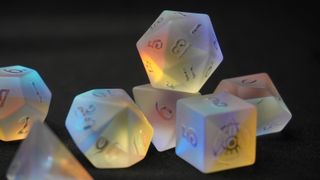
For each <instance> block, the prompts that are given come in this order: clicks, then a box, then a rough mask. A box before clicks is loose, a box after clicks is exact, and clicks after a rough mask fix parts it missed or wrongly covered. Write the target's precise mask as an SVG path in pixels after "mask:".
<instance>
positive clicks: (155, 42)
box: [148, 39, 163, 49]
mask: <svg viewBox="0 0 320 180" xmlns="http://www.w3.org/2000/svg"><path fill="white" fill-rule="evenodd" d="M162 46H163V43H162V41H161V40H160V39H156V40H153V41H148V47H151V48H154V49H161V48H162Z"/></svg>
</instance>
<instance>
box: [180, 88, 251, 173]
mask: <svg viewBox="0 0 320 180" xmlns="http://www.w3.org/2000/svg"><path fill="white" fill-rule="evenodd" d="M256 119H257V113H256V108H255V107H254V106H253V105H251V104H249V103H247V102H245V101H243V100H241V99H240V98H237V97H235V96H233V95H231V94H228V93H218V94H211V95H205V96H200V97H190V98H185V99H181V100H178V103H177V126H176V128H177V146H176V154H177V155H178V156H180V157H181V158H182V159H184V160H186V161H187V162H189V163H190V164H191V165H193V166H194V167H196V168H197V169H199V170H200V171H202V172H204V173H210V172H216V171H221V170H225V169H230V168H236V167H241V166H247V165H251V164H253V163H254V161H255V150H256V149H255V148H256V137H255V136H256Z"/></svg>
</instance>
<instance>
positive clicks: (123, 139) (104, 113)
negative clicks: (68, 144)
mask: <svg viewBox="0 0 320 180" xmlns="http://www.w3.org/2000/svg"><path fill="white" fill-rule="evenodd" d="M66 127H67V129H68V131H69V133H70V135H71V136H72V138H73V140H74V142H75V143H76V145H77V146H78V147H79V149H80V150H81V151H82V153H84V155H85V156H86V157H87V158H88V160H89V161H90V162H91V163H92V164H93V165H94V166H95V167H97V168H122V167H129V166H131V165H133V164H135V163H137V162H139V161H140V160H142V159H143V158H144V157H145V155H146V153H147V151H148V148H149V145H150V142H151V139H152V135H153V129H152V127H151V125H150V124H149V123H148V121H147V119H146V118H145V117H144V115H143V113H142V112H141V111H140V110H139V109H138V107H136V105H135V104H134V103H133V101H132V100H131V98H130V97H129V96H128V95H127V93H126V92H125V91H123V90H121V89H97V90H91V91H88V92H86V93H83V94H80V95H78V96H77V97H76V98H75V99H74V101H73V103H72V106H71V108H70V111H69V114H68V117H67V119H66Z"/></svg>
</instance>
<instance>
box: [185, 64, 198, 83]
mask: <svg viewBox="0 0 320 180" xmlns="http://www.w3.org/2000/svg"><path fill="white" fill-rule="evenodd" d="M182 71H183V73H184V76H185V78H186V81H189V80H190V79H195V78H196V73H195V72H194V71H193V66H191V67H190V68H187V67H184V68H183V69H182Z"/></svg>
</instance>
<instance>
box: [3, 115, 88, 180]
mask: <svg viewBox="0 0 320 180" xmlns="http://www.w3.org/2000/svg"><path fill="white" fill-rule="evenodd" d="M7 178H8V179H9V180H17V179H24V180H40V179H41V180H53V179H61V180H64V179H65V180H67V179H68V180H78V179H82V180H92V179H93V178H92V177H91V176H90V174H89V173H88V172H87V171H86V170H85V169H84V167H83V166H82V165H81V164H80V163H79V161H78V160H77V159H76V158H75V157H74V156H73V155H72V154H71V153H70V151H68V149H67V148H66V147H65V146H64V145H63V144H62V143H61V141H60V140H59V139H58V137H57V136H56V135H55V134H54V133H53V132H52V131H51V130H50V129H49V128H48V127H47V126H46V125H44V124H43V123H41V122H40V121H37V122H35V123H34V125H33V127H32V129H31V131H30V134H29V135H28V137H27V138H26V139H25V140H24V141H23V142H22V144H21V145H20V147H19V149H18V151H17V153H16V155H15V157H14V159H13V161H12V163H11V165H10V167H9V169H8V172H7Z"/></svg>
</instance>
